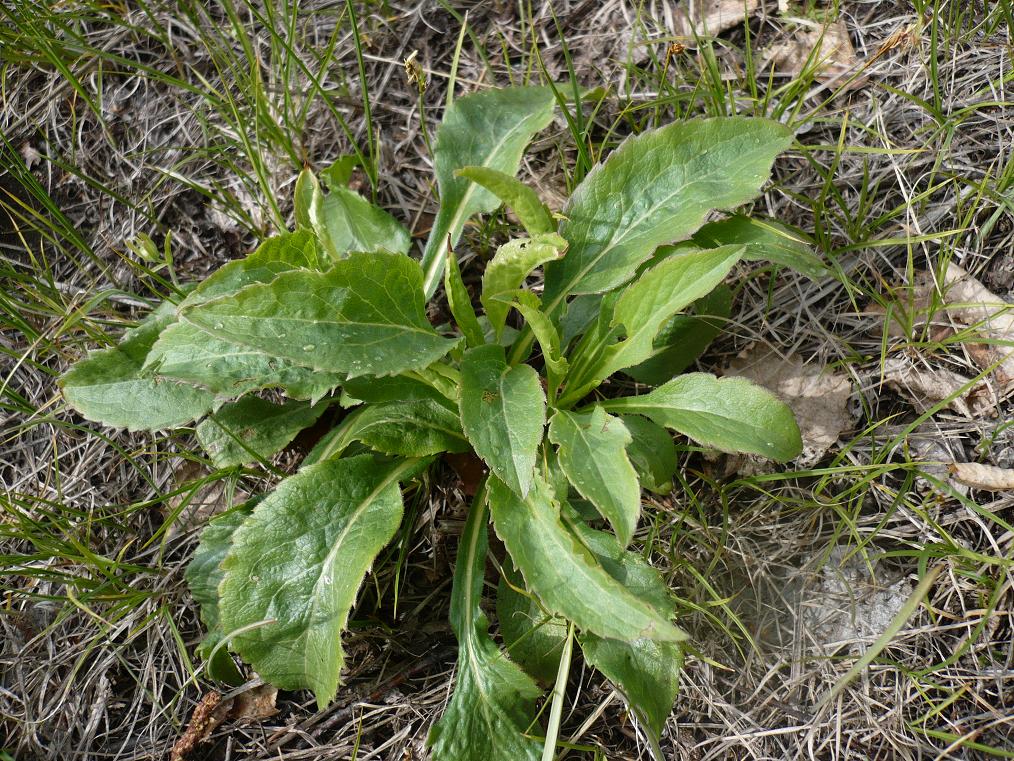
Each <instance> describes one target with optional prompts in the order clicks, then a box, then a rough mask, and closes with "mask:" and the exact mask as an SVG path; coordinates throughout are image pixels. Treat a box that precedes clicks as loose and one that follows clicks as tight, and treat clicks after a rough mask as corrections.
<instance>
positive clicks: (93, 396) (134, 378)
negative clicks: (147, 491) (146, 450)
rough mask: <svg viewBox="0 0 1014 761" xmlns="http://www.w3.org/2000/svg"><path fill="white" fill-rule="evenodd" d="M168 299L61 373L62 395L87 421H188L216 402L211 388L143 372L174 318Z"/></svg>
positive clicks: (152, 425) (146, 425)
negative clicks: (114, 340) (113, 341)
mask: <svg viewBox="0 0 1014 761" xmlns="http://www.w3.org/2000/svg"><path fill="white" fill-rule="evenodd" d="M174 310H175V307H174V305H173V304H170V303H169V302H166V303H164V304H162V306H161V307H159V308H158V309H157V310H155V311H154V312H152V313H151V314H150V315H148V317H147V318H146V319H145V320H144V321H143V322H142V323H141V324H140V325H138V326H137V327H136V328H132V329H130V330H128V331H127V332H126V333H124V334H123V338H122V339H121V340H120V342H119V343H118V344H117V345H116V346H113V347H111V348H109V349H100V350H98V351H92V352H89V353H88V356H87V357H85V358H84V359H82V360H80V361H79V362H78V363H77V364H75V365H74V366H73V367H72V368H71V369H70V370H68V371H67V372H66V373H64V374H63V376H61V377H60V380H59V385H60V390H61V391H62V392H63V398H64V399H66V400H67V403H68V404H69V405H70V406H71V407H73V408H74V409H75V410H77V411H78V412H80V413H81V414H82V415H83V416H84V417H85V418H87V419H88V420H92V421H94V422H96V423H103V424H104V425H111V426H116V427H118V428H126V429H127V430H128V431H142V430H158V429H160V428H175V427H177V426H181V425H186V424H187V423H190V422H191V421H193V420H195V419H196V418H199V417H201V416H202V415H204V413H206V412H208V411H209V410H210V409H211V408H212V407H213V406H214V404H215V397H214V395H213V394H211V393H210V392H208V391H206V390H204V389H202V388H196V387H194V386H191V385H187V384H184V383H180V382H179V381H175V380H170V379H165V378H152V377H150V376H148V375H145V373H144V372H143V371H142V368H143V366H144V362H145V359H146V357H147V356H148V354H149V352H150V351H151V348H152V346H153V345H154V343H155V340H156V338H158V335H159V333H160V332H162V330H164V329H165V327H166V326H167V325H169V324H170V323H171V322H172V321H173V319H174V318H173V311H174Z"/></svg>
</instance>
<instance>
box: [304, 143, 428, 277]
mask: <svg viewBox="0 0 1014 761" xmlns="http://www.w3.org/2000/svg"><path fill="white" fill-rule="evenodd" d="M336 163H337V162H336ZM330 168H331V169H334V168H335V167H334V165H332V167H330ZM332 179H335V178H332ZM339 179H340V178H339ZM328 187H329V189H330V192H328V193H327V194H325V193H324V191H323V190H322V189H321V187H320V183H319V182H318V181H317V178H316V177H315V176H314V174H313V172H312V171H310V170H309V169H304V170H303V171H302V172H300V174H299V177H298V178H297V180H296V192H295V199H294V200H295V207H296V208H295V213H296V224H297V226H299V227H304V228H310V229H312V230H313V231H314V233H316V236H317V239H318V240H319V241H320V244H321V246H322V247H323V249H324V252H325V254H326V255H327V256H328V257H329V258H330V260H331V261H337V260H338V259H342V258H344V257H345V255H346V254H348V253H350V252H352V251H388V252H390V253H395V254H406V253H408V249H409V246H410V245H411V238H410V236H409V234H408V230H406V229H405V227H404V226H403V225H402V224H401V223H400V222H398V220H396V219H395V218H394V217H392V216H391V215H390V214H388V213H387V212H386V211H384V210H383V209H381V208H379V207H377V206H374V205H373V204H372V203H370V202H369V201H367V200H366V199H365V198H363V197H362V196H361V195H359V194H358V193H356V192H355V191H354V190H351V189H349V188H347V187H345V185H344V183H335V182H330V183H329V184H328Z"/></svg>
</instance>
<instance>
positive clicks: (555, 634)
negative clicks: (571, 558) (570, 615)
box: [496, 561, 567, 683]
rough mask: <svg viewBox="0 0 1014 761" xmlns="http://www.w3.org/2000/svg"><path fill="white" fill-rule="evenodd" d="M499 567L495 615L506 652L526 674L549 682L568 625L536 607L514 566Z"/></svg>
mask: <svg viewBox="0 0 1014 761" xmlns="http://www.w3.org/2000/svg"><path fill="white" fill-rule="evenodd" d="M501 568H502V570H503V575H502V576H501V577H500V584H499V586H498V587H497V592H496V616H497V619H498V620H499V622H500V636H501V637H503V641H504V645H505V646H506V648H507V652H508V653H509V654H510V656H511V658H513V659H514V660H515V661H517V663H518V665H519V666H521V668H523V669H524V670H525V672H527V673H528V674H531V675H532V676H533V677H535V678H536V679H538V680H540V681H541V682H544V683H549V682H552V681H553V679H555V677H556V669H557V667H558V666H559V664H560V654H561V653H562V652H563V641H564V640H565V639H566V638H567V622H566V621H564V620H563V619H561V618H557V617H555V616H552V615H550V614H548V613H546V612H545V611H544V610H542V609H541V608H540V607H539V604H538V602H537V601H536V600H535V598H534V596H533V595H532V594H531V593H530V592H527V591H525V580H524V578H522V576H521V572H520V571H518V570H516V569H515V568H514V564H513V563H511V562H510V561H508V562H506V563H504V564H503V565H502V566H501Z"/></svg>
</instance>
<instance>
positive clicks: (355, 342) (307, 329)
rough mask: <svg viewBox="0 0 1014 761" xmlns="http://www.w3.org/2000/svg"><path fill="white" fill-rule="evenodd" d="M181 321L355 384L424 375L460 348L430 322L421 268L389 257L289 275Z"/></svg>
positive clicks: (356, 257)
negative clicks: (366, 378) (362, 379)
mask: <svg viewBox="0 0 1014 761" xmlns="http://www.w3.org/2000/svg"><path fill="white" fill-rule="evenodd" d="M296 294H298V298H293V296H294V295H296ZM181 316H182V317H183V319H185V320H187V321H188V322H191V323H193V324H195V325H197V326H198V327H200V328H201V329H202V330H205V331H207V332H209V333H211V334H212V335H214V336H216V337H218V338H221V339H222V340H225V341H229V342H231V343H236V344H241V345H243V346H249V347H251V348H254V349H259V350H261V351H264V352H267V353H269V354H272V355H274V356H276V357H280V358H283V359H288V360H291V361H292V362H295V363H297V364H300V365H302V366H304V367H310V368H312V369H314V370H320V371H324V372H334V373H345V374H346V375H348V377H350V378H355V377H358V376H360V375H395V374H397V373H400V372H403V371H405V370H410V369H417V368H423V367H426V366H427V365H429V364H430V363H432V362H434V361H436V360H437V359H440V357H442V356H444V355H445V354H446V353H447V352H448V351H450V350H451V348H452V347H453V346H454V344H455V343H456V342H455V341H453V340H450V339H447V338H443V337H441V336H439V335H438V334H437V333H436V331H435V330H433V328H432V326H431V325H430V324H429V322H427V320H426V313H425V305H424V302H423V294H422V271H421V270H420V268H419V264H418V263H417V262H415V261H413V260H412V259H410V258H408V257H407V256H401V255H400V254H390V253H384V252H373V253H354V254H350V255H349V256H348V257H347V258H345V259H343V260H341V261H340V262H338V263H337V264H335V265H334V267H332V268H331V269H330V270H328V271H327V272H309V271H294V272H285V273H283V274H281V275H279V276H278V277H277V278H275V279H274V280H273V281H271V282H270V283H263V284H257V285H251V286H248V287H246V288H244V289H243V290H241V291H239V292H238V293H236V294H234V295H232V296H223V297H221V298H217V299H213V300H211V301H208V302H205V303H203V304H198V305H197V306H195V307H192V308H189V309H183V310H181Z"/></svg>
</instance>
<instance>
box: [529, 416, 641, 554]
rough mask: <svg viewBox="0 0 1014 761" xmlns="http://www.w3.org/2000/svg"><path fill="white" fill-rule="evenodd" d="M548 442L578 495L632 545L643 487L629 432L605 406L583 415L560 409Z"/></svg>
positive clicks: (552, 421) (550, 423)
mask: <svg viewBox="0 0 1014 761" xmlns="http://www.w3.org/2000/svg"><path fill="white" fill-rule="evenodd" d="M549 440H550V441H551V442H553V443H554V444H556V446H557V447H558V449H557V455H558V456H559V461H560V467H561V468H562V469H563V472H564V473H566V474H567V478H568V479H569V480H570V483H571V484H572V485H573V486H574V488H575V489H577V491H578V493H579V494H580V495H581V496H582V497H584V498H585V499H587V500H588V501H589V502H591V503H592V504H593V505H595V508H596V509H597V510H598V511H599V513H600V514H601V515H602V517H603V518H605V519H606V520H607V521H609V524H610V525H611V526H612V527H613V530H614V531H615V532H616V535H617V536H618V537H619V539H620V543H621V544H622V545H623V546H626V545H627V544H629V543H630V539H631V537H633V535H634V530H635V529H636V528H637V519H638V517H639V516H640V514H641V486H640V484H639V483H638V481H637V473H636V472H635V471H634V467H633V466H632V465H631V464H630V460H628V459H627V451H626V447H627V445H628V444H629V443H630V441H631V437H630V433H629V432H628V431H627V429H626V427H625V426H624V425H623V421H621V420H620V419H619V418H615V417H612V416H610V415H607V414H606V413H605V412H604V411H603V410H602V408H601V407H595V408H594V409H593V410H592V411H591V413H586V414H579V413H575V412H567V411H566V410H558V411H557V412H556V414H554V415H553V417H552V419H551V420H550V421H549Z"/></svg>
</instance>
